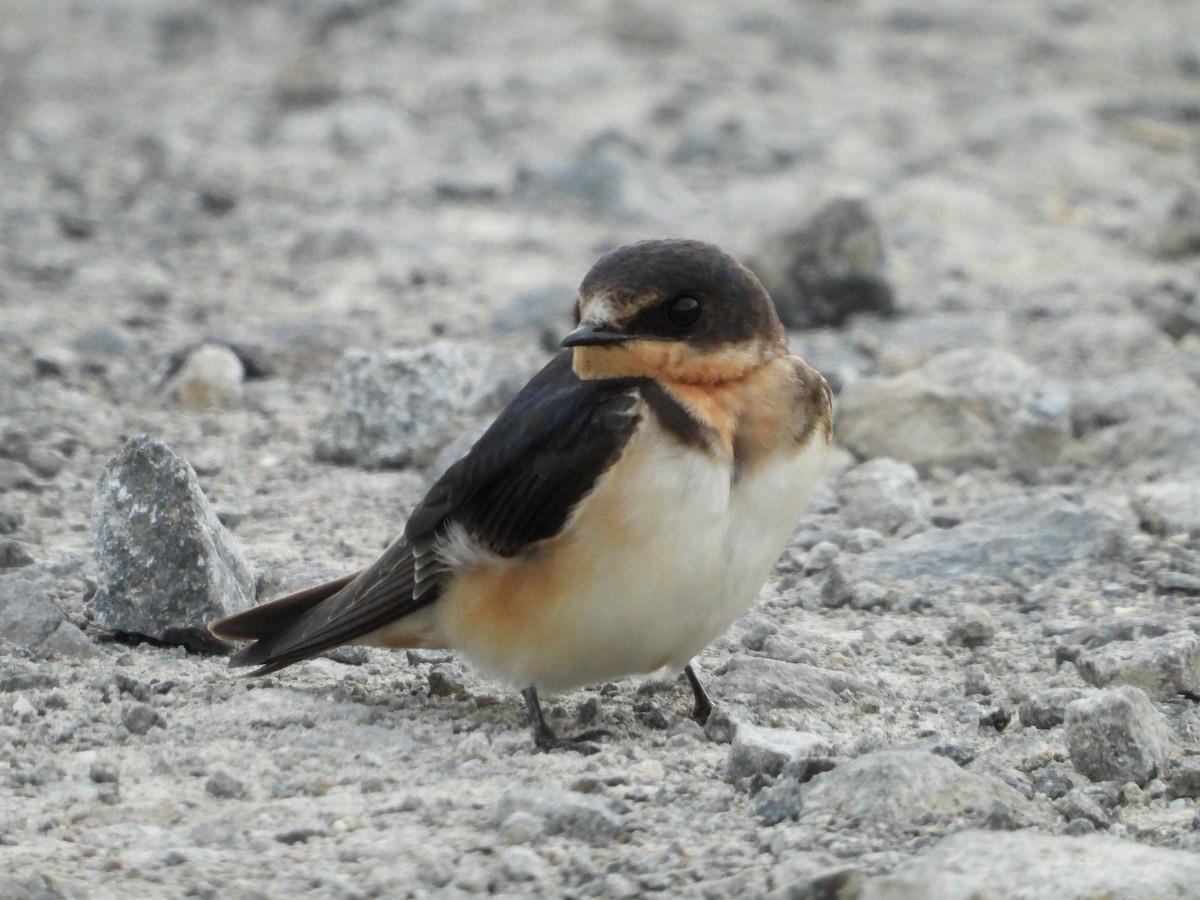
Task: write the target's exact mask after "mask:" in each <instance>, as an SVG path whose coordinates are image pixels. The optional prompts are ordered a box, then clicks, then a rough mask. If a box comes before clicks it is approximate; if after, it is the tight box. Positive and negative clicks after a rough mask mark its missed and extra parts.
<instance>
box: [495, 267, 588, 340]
mask: <svg viewBox="0 0 1200 900" xmlns="http://www.w3.org/2000/svg"><path fill="white" fill-rule="evenodd" d="M575 295H576V289H575V286H574V285H571V284H568V283H566V282H565V281H551V282H549V283H547V284H543V285H540V286H538V287H535V288H531V289H529V290H527V291H522V292H521V293H519V294H517V295H516V296H515V297H513V298H512V300H510V301H509V302H507V303H505V304H504V305H503V306H501V307H500V308H499V309H497V310H496V312H495V313H494V314H493V315H492V328H493V329H495V330H496V331H502V332H506V333H512V332H528V333H530V334H536V335H541V334H543V333H545V332H546V331H547V330H551V331H553V332H554V333H555V334H556V335H558V336H559V337H561V334H559V332H560V331H562V332H563V333H565V329H568V328H569V326H570V323H571V316H570V310H571V304H572V303H573V302H574V301H575ZM556 343H557V341H556Z"/></svg>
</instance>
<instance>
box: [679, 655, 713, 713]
mask: <svg viewBox="0 0 1200 900" xmlns="http://www.w3.org/2000/svg"><path fill="white" fill-rule="evenodd" d="M683 674H684V675H686V676H687V680H688V684H690V685H691V686H692V696H693V697H695V698H696V705H695V706H693V707H692V718H693V719H695V720H696V721H697V722H699V723H700V724H701V725H703V724H704V723H705V722H707V721H708V717H709V715H710V714H711V713H712V711H713V705H712V701H711V700H709V699H708V694H706V693H704V685H702V684H701V683H700V679H699V678H697V677H696V670H695V669H693V668H692V664H691V663H688V664H687V665H686V666H684V667H683Z"/></svg>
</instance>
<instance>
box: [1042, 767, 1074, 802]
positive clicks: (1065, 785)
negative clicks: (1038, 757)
mask: <svg viewBox="0 0 1200 900" xmlns="http://www.w3.org/2000/svg"><path fill="white" fill-rule="evenodd" d="M1083 781H1084V778H1083V776H1082V775H1079V774H1078V773H1075V772H1070V771H1067V770H1064V769H1060V768H1059V767H1058V766H1047V767H1046V768H1044V769H1042V771H1041V772H1039V773H1038V776H1037V778H1035V779H1034V780H1033V789H1034V791H1036V792H1037V793H1039V794H1042V795H1044V796H1046V797H1048V798H1050V799H1051V800H1058V799H1060V798H1062V797H1065V796H1066V795H1067V794H1069V793H1070V792H1071V791H1073V790H1074V789H1075V788H1076V787H1079V786H1080V783H1081V782H1083Z"/></svg>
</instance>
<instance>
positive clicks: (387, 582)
mask: <svg viewBox="0 0 1200 900" xmlns="http://www.w3.org/2000/svg"><path fill="white" fill-rule="evenodd" d="M426 581H427V582H429V583H428V584H427V585H425V586H424V587H422V589H421V590H420V591H418V584H417V579H416V571H415V566H414V563H413V552H412V548H411V547H410V546H409V545H408V543H407V542H405V541H403V540H397V541H395V542H393V544H392V545H391V546H390V547H389V548H388V550H387V552H386V553H384V555H383V556H381V557H380V558H379V559H378V560H376V561H375V563H374V564H373V565H371V566H370V567H369V568H366V569H364V570H362V571H361V572H355V573H354V574H353V575H346V576H344V577H342V578H338V579H336V580H335V581H328V582H326V583H325V584H319V585H317V586H316V587H311V588H308V589H307V590H303V591H299V592H298V593H295V594H290V595H288V596H287V597H282V598H280V599H279V600H273V601H271V602H270V603H264V604H263V605H261V606H256V607H254V609H248V610H246V611H245V612H241V613H237V614H236V615H232V616H227V617H225V618H224V619H218V620H217V621H215V622H213V623H212V624H211V625H210V626H209V630H210V631H212V633H213V634H214V635H216V636H217V637H219V638H224V639H228V640H241V641H254V643H253V644H251V645H250V646H248V647H243V648H242V649H241V650H239V651H238V652H237V653H235V654H234V655H233V657H232V658H231V659H230V660H229V664H230V665H231V666H258V667H259V668H257V669H255V670H254V672H253V673H251V674H254V675H266V674H267V673H268V672H274V671H277V670H278V669H282V668H284V667H285V666H290V665H291V664H292V663H295V662H300V660H302V659H310V658H311V657H314V656H318V655H320V654H321V653H324V652H325V651H326V650H330V649H332V648H334V647H339V646H341V645H342V644H348V643H353V642H355V641H356V640H358V639H359V638H363V637H365V636H367V635H370V634H372V633H373V632H375V631H377V630H378V629H379V628H382V627H383V626H385V625H388V624H390V623H393V622H397V621H399V620H401V619H403V618H404V617H405V616H408V615H411V614H412V613H414V612H416V611H417V610H419V609H421V608H423V607H425V606H428V605H429V604H431V603H433V602H434V601H435V600H437V598H438V596H439V587H440V573H436V572H435V573H433V574H432V575H431V576H430V577H429V578H427V579H426ZM418 594H419V596H418Z"/></svg>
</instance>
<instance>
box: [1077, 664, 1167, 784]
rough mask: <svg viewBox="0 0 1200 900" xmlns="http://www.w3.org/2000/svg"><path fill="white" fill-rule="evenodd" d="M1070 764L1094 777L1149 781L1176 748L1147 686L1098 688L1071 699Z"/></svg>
mask: <svg viewBox="0 0 1200 900" xmlns="http://www.w3.org/2000/svg"><path fill="white" fill-rule="evenodd" d="M1066 725H1067V735H1066V737H1067V747H1068V749H1069V750H1070V753H1071V764H1072V765H1074V766H1075V768H1076V770H1078V771H1079V772H1080V773H1081V774H1083V775H1086V776H1087V777H1088V778H1090V779H1092V781H1121V782H1125V781H1132V782H1135V783H1136V784H1137V785H1138V786H1139V787H1145V786H1146V785H1147V784H1148V783H1149V781H1150V779H1152V778H1154V777H1155V776H1156V775H1158V773H1159V772H1160V771H1161V770H1162V768H1163V765H1164V764H1165V763H1166V761H1167V757H1168V756H1169V754H1170V752H1171V745H1172V741H1171V731H1170V728H1168V726H1167V723H1166V721H1165V720H1164V719H1163V717H1162V715H1161V714H1160V713H1159V712H1158V710H1156V709H1155V708H1154V705H1153V704H1152V703H1151V702H1150V698H1149V697H1147V696H1146V692H1145V691H1143V690H1141V689H1140V688H1136V687H1128V686H1125V687H1119V688H1113V689H1110V690H1104V691H1098V692H1097V693H1095V694H1093V695H1092V696H1090V697H1084V698H1082V699H1080V700H1075V701H1074V702H1072V703H1069V704H1068V705H1067V715H1066Z"/></svg>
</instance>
